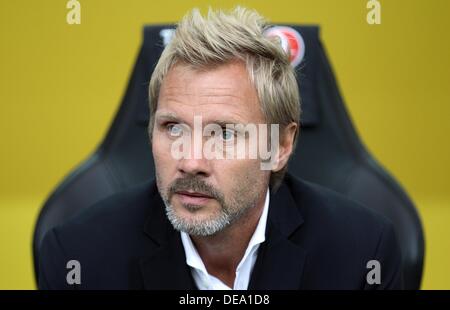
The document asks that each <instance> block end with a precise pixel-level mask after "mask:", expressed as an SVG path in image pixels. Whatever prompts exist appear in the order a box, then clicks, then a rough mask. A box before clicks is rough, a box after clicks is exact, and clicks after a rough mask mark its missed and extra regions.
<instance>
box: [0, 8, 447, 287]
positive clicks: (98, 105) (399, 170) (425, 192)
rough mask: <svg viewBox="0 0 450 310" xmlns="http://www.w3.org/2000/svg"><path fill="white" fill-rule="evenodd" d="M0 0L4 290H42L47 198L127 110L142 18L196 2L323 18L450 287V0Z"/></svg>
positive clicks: (437, 277)
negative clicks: (41, 240)
mask: <svg viewBox="0 0 450 310" xmlns="http://www.w3.org/2000/svg"><path fill="white" fill-rule="evenodd" d="M79 1H80V3H81V25H68V24H67V23H66V14H67V12H68V10H67V9H66V7H65V5H66V2H67V1H66V0H60V1H49V0H40V1H39V0H36V1H23V0H21V1H19V0H14V1H7V0H0V3H1V4H0V33H1V34H0V44H1V45H0V145H1V152H0V288H2V289H33V288H35V284H34V280H33V273H32V257H31V237H32V232H33V226H34V221H35V219H36V215H37V213H38V210H39V208H40V207H41V205H42V203H43V202H44V201H45V199H46V197H47V195H48V194H49V193H50V192H51V191H52V190H53V189H54V188H55V186H56V185H57V184H58V183H59V182H60V181H61V180H62V179H63V178H64V177H65V176H66V175H67V173H68V172H69V171H70V170H71V169H72V168H74V167H75V166H76V165H77V164H78V163H80V162H81V161H82V160H83V159H85V158H86V157H87V156H89V154H90V153H91V152H92V151H93V150H94V148H95V147H96V146H97V144H98V143H99V142H100V141H101V139H102V138H103V136H104V134H105V132H106V130H107V128H108V126H109V124H110V122H111V119H112V117H113V115H114V114H115V113H116V110H117V108H118V105H119V103H120V101H121V98H122V95H123V93H124V90H125V87H126V85H127V83H128V79H129V74H130V72H131V68H132V65H133V64H134V61H135V59H136V56H137V52H138V49H139V46H140V43H141V39H142V37H141V31H142V26H143V25H144V24H147V23H165V22H173V21H176V20H178V19H179V18H180V17H181V16H182V15H183V14H184V13H185V12H186V11H187V10H188V9H189V8H191V7H193V6H198V7H200V8H202V9H204V8H206V7H207V6H208V5H212V6H214V7H225V8H230V7H232V6H233V5H234V4H238V3H239V4H243V5H245V6H248V7H253V8H255V9H257V10H259V11H260V13H262V14H263V15H265V16H266V17H267V18H268V19H270V20H271V21H273V22H286V23H307V24H319V25H320V26H321V33H322V35H321V37H322V41H323V42H324V45H325V47H326V49H327V52H328V54H329V57H330V60H331V62H332V65H333V67H334V69H335V73H336V75H337V78H338V81H339V84H340V87H341V90H342V95H343V96H344V99H345V100H346V103H347V106H348V108H349V111H350V113H351V115H352V117H353V120H354V122H355V125H356V127H357V129H358V131H359V133H360V134H361V136H362V138H363V140H364V142H365V143H366V145H367V147H368V148H369V149H370V151H371V152H372V153H373V154H374V156H375V157H376V158H377V159H379V160H380V162H381V163H382V164H383V165H384V166H385V167H386V168H387V169H388V170H389V171H390V172H391V173H392V174H393V175H394V176H395V177H396V178H397V180H399V182H400V183H401V184H402V185H403V186H404V188H405V189H406V190H407V192H408V193H409V194H410V196H411V197H412V199H413V200H414V202H415V203H416V205H417V207H418V209H419V211H420V213H421V215H422V220H423V224H424V227H425V232H426V260H425V272H424V278H423V282H422V288H424V289H450V242H449V237H450V208H449V207H450V206H449V204H450V196H449V195H450V194H449V184H450V182H449V180H448V177H449V176H448V174H449V172H450V160H449V158H450V146H449V142H448V141H449V138H448V134H449V133H450V121H449V120H450V119H449V116H450V115H449V114H450V113H449V112H450V105H449V99H450V91H449V88H450V78H449V73H450V66H449V64H450V60H449V59H450V44H449V38H450V36H449V34H448V32H449V31H450V19H449V18H448V15H449V14H450V1H448V0H430V1H420V0H416V1H412V0H389V1H388V0H380V3H381V5H382V18H381V25H375V26H373V25H372V26H370V25H368V24H367V22H366V14H367V12H368V10H367V9H366V3H367V1H366V0H347V1H342V0H340V1H335V0H328V1H326V0H295V1H284V0H277V1H261V0H260V1H240V2H237V1H169V0H164V1H159V0H158V1H156V0H141V1H133V0H130V1H111V0H79Z"/></svg>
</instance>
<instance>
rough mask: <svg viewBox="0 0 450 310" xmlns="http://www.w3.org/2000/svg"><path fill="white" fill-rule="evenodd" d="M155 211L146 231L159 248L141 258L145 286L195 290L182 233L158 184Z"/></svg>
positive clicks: (153, 202)
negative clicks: (169, 214)
mask: <svg viewBox="0 0 450 310" xmlns="http://www.w3.org/2000/svg"><path fill="white" fill-rule="evenodd" d="M150 206H151V212H150V216H149V219H148V220H147V222H146V224H145V227H144V232H145V234H146V235H147V236H149V237H150V238H151V239H152V240H153V241H154V242H155V243H156V245H157V246H156V247H155V249H154V250H153V251H152V252H151V253H150V254H149V255H148V256H146V257H145V258H142V259H141V260H140V269H141V273H142V277H143V281H144V288H145V289H149V290H167V289H169V290H170V289H174V290H192V289H197V287H196V285H195V283H194V280H193V278H192V276H191V272H190V269H189V266H188V265H187V264H186V255H185V253H184V249H183V245H182V242H181V238H180V234H179V233H178V232H176V231H175V230H174V229H173V227H172V225H171V224H170V222H169V221H168V219H167V217H166V215H165V212H164V203H163V201H162V200H161V197H160V196H159V193H158V190H157V189H156V185H155V186H154V188H153V190H152V193H151V201H150Z"/></svg>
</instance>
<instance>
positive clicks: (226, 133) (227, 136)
mask: <svg viewBox="0 0 450 310" xmlns="http://www.w3.org/2000/svg"><path fill="white" fill-rule="evenodd" d="M234 136H235V133H234V130H231V129H223V130H222V140H224V141H232V140H233V138H234Z"/></svg>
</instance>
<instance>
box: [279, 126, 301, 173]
mask: <svg viewBox="0 0 450 310" xmlns="http://www.w3.org/2000/svg"><path fill="white" fill-rule="evenodd" d="M297 127H298V125H297V124H296V123H295V122H292V123H290V124H289V125H287V126H286V127H285V128H284V129H283V130H282V132H281V133H280V144H279V147H278V152H277V155H276V156H277V158H276V159H275V164H274V168H273V169H272V172H277V171H280V170H281V169H283V168H284V166H286V165H287V162H288V160H289V157H290V156H291V154H292V152H293V151H294V150H293V147H294V139H295V135H296V133H297ZM298 130H300V129H298Z"/></svg>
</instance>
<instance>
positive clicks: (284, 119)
mask: <svg viewBox="0 0 450 310" xmlns="http://www.w3.org/2000/svg"><path fill="white" fill-rule="evenodd" d="M268 27H269V25H268V24H267V22H266V20H265V19H264V18H263V17H262V16H261V15H259V14H258V13H257V12H256V11H254V10H249V9H246V8H243V7H239V6H238V7H236V8H234V9H233V10H231V11H230V12H224V11H222V10H218V11H215V10H212V9H209V11H208V14H207V16H205V17H203V16H202V15H201V13H200V11H199V10H198V9H193V10H192V11H190V12H189V13H188V14H186V15H185V16H184V17H183V18H182V20H181V21H180V22H179V23H178V25H177V28H176V31H175V33H174V34H173V37H172V39H171V41H170V42H169V44H168V45H167V46H166V48H165V49H164V51H163V52H162V54H161V57H160V59H159V61H158V63H157V65H156V67H155V70H154V72H153V74H152V77H151V81H150V87H149V97H150V98H149V99H150V122H149V128H148V130H149V135H150V139H151V136H152V130H153V126H154V117H153V116H154V114H155V112H156V109H157V104H158V97H159V91H160V88H161V84H162V82H163V80H164V77H165V76H166V75H167V72H168V71H169V70H170V69H171V68H172V67H173V66H174V65H175V64H176V63H182V64H186V65H189V66H190V67H192V68H194V69H208V68H211V67H214V66H217V65H221V64H225V63H229V62H231V61H234V60H240V61H243V62H244V63H245V65H246V68H247V71H248V74H249V77H250V80H251V82H252V83H253V85H254V87H255V89H256V92H257V95H258V99H259V103H260V106H261V110H262V112H263V114H264V115H265V117H266V121H267V123H269V124H278V125H279V126H280V131H281V130H282V129H283V128H285V127H286V126H287V125H288V124H290V123H292V122H295V123H296V124H297V132H296V134H295V138H294V148H293V149H295V145H296V142H297V136H298V132H299V122H300V96H299V90H298V86H297V80H296V77H295V71H294V68H293V67H292V66H291V64H290V61H289V55H288V54H287V53H286V52H285V51H284V50H283V49H282V47H281V44H280V42H279V40H276V39H275V38H273V37H267V36H266V35H265V34H264V32H265V30H266V29H267V28H268ZM286 169H287V165H286V166H285V167H283V169H281V170H280V171H278V172H272V174H271V177H270V186H271V188H272V190H276V189H277V188H278V186H279V185H280V184H281V182H282V180H283V177H284V174H285V172H286Z"/></svg>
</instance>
